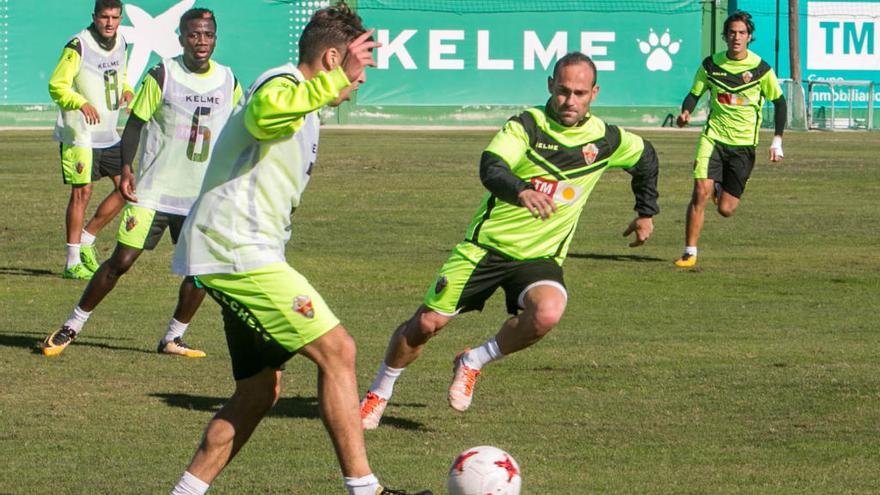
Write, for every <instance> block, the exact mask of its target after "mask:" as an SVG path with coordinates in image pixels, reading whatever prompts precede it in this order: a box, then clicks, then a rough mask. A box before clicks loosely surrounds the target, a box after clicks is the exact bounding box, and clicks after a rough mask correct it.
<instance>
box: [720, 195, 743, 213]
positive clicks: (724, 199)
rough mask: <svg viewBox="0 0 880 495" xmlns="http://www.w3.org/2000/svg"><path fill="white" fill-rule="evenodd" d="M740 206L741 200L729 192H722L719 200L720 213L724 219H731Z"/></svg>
mask: <svg viewBox="0 0 880 495" xmlns="http://www.w3.org/2000/svg"><path fill="white" fill-rule="evenodd" d="M737 206H739V198H737V197H736V196H734V195H732V194H730V193H729V192H727V191H724V190H722V191H721V198H720V199H719V200H718V213H719V214H720V215H721V216H722V217H731V216H733V213H734V212H735V211H736V207H737Z"/></svg>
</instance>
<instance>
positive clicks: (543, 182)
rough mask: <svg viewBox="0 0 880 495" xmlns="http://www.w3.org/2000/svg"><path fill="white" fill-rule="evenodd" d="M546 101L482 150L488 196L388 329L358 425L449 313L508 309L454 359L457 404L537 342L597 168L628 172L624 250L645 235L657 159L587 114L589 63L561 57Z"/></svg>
mask: <svg viewBox="0 0 880 495" xmlns="http://www.w3.org/2000/svg"><path fill="white" fill-rule="evenodd" d="M547 87H548V90H549V91H550V99H549V101H548V102H547V103H546V105H544V106H542V107H534V108H530V109H528V110H527V111H525V112H523V113H521V114H519V115H517V116H515V117H512V118H511V119H510V120H508V121H507V123H506V124H505V125H504V127H503V128H502V129H501V130H500V131H499V132H498V133H497V134H496V135H495V137H494V139H492V141H491V142H490V143H489V146H488V147H487V148H486V150H485V151H484V152H483V155H482V158H481V161H480V179H481V181H482V183H483V185H484V186H485V187H486V189H488V190H489V192H488V194H486V196H485V197H484V199H483V202H482V204H481V205H480V208H479V209H478V210H477V213H476V214H475V215H474V217H473V219H472V220H471V224H470V226H469V227H468V229H467V232H466V234H465V240H464V241H463V242H461V243H460V244H458V245H457V246H456V247H455V249H453V251H452V255H451V256H450V257H449V259H448V260H447V261H446V264H444V265H443V267H442V268H441V269H440V273H439V274H438V275H437V278H436V279H435V280H434V283H432V284H431V286H430V287H429V288H428V291H427V294H426V295H425V298H424V303H423V305H422V306H421V307H419V308H418V309H417V310H416V312H415V314H414V315H413V316H412V318H410V319H409V320H407V321H405V322H404V323H403V324H401V325H400V327H398V329H397V331H395V332H394V334H393V335H392V336H391V341H390V342H389V344H388V349H387V351H386V353H385V359H384V362H382V363H381V365H380V366H379V371H378V373H377V374H376V379H375V380H374V381H373V384H372V386H370V389H369V390H368V391H367V394H366V396H365V397H364V399H363V401H362V402H361V418H362V422H363V426H364V428H366V429H372V428H376V427H377V426H378V425H379V420H380V418H381V417H382V413H383V412H384V410H385V406H386V405H387V403H388V400H389V399H390V398H391V394H392V390H393V387H394V383H395V382H396V381H397V379H398V377H399V376H400V374H401V372H402V371H403V369H404V368H406V367H407V366H409V365H410V364H411V363H412V362H413V361H415V360H416V359H417V358H418V357H419V355H420V354H421V353H422V351H423V349H424V347H425V345H426V344H427V343H428V341H429V340H430V339H431V338H432V337H434V336H435V335H436V334H437V332H439V331H440V330H441V329H442V328H443V327H445V326H446V324H447V323H449V321H450V320H452V318H454V317H455V316H456V315H458V314H459V313H463V312H466V311H472V310H482V309H483V306H484V304H485V301H486V300H487V299H488V298H489V297H490V296H491V295H492V293H493V292H494V291H495V290H496V289H497V288H499V287H501V288H503V289H504V292H505V294H506V302H507V311H508V312H509V313H510V314H511V315H513V316H511V317H510V318H509V319H508V320H507V321H505V322H504V324H503V325H502V326H501V329H500V330H499V331H498V333H497V334H496V335H495V336H494V337H492V338H491V339H489V341H487V342H485V343H484V344H483V345H481V346H479V347H477V348H476V349H473V350H468V349H465V350H464V351H463V352H461V353H460V354H458V355H457V356H456V357H455V359H454V361H453V379H452V384H451V385H450V386H449V395H448V399H449V405H450V406H452V407H453V408H454V409H456V410H458V411H464V410H466V409H468V407H469V406H470V404H471V401H472V399H473V392H474V385H475V384H476V380H477V377H478V376H479V375H480V372H481V370H482V368H483V367H484V366H485V365H487V364H488V363H490V362H492V361H495V360H498V359H501V358H502V357H503V356H507V355H510V354H512V353H514V352H517V351H520V350H522V349H525V348H527V347H529V346H531V345H532V344H534V343H536V342H538V341H539V340H541V338H543V337H544V335H546V334H547V333H548V332H549V331H550V330H552V329H553V327H555V326H556V324H557V323H558V322H559V320H560V318H561V317H562V314H563V312H564V311H565V306H566V303H567V300H568V292H567V290H566V288H565V283H564V281H563V277H562V263H563V261H564V260H565V257H566V254H567V253H568V248H569V245H570V244H571V240H572V238H573V237H574V231H575V228H576V227H577V222H578V218H579V217H580V214H581V212H582V211H583V209H584V206H585V205H586V202H587V198H588V197H589V195H590V192H592V190H593V188H594V187H595V186H596V183H597V182H598V180H599V178H600V177H601V176H602V174H603V172H605V171H606V170H608V169H609V168H623V169H625V170H626V171H627V172H629V173H630V174H631V175H632V190H633V192H634V193H635V198H636V201H635V210H636V212H637V213H638V216H637V217H636V218H635V219H634V220H633V221H632V222H631V223H630V224H629V226H628V227H627V228H626V230H625V232H624V235H625V236H626V235H629V234H632V233H635V234H636V239H635V240H634V241H633V242H631V243H630V246H631V247H635V246H640V245H642V244H643V243H644V242H645V241H646V240H647V239H648V237H649V236H650V235H651V233H652V231H653V220H652V217H653V215H655V214H656V213H658V212H659V208H658V206H657V187H656V185H657V173H658V166H659V165H658V161H657V156H656V154H655V153H654V148H653V146H652V145H651V143H649V142H648V141H644V140H643V139H642V138H640V137H639V136H637V135H635V134H631V133H629V132H627V131H625V130H623V129H621V128H619V127H616V126H613V125H609V124H605V123H604V122H603V121H602V120H600V119H599V118H598V117H596V116H594V115H591V114H590V104H591V103H592V101H593V99H595V97H596V95H597V94H598V92H599V87H598V86H597V85H596V66H595V65H594V64H593V61H592V60H591V59H590V58H589V57H587V56H586V55H584V54H582V53H579V52H573V53H569V54H567V55H565V56H564V57H562V58H560V59H559V61H558V62H557V63H556V65H555V67H554V68H553V76H552V77H550V78H549V79H548V84H547Z"/></svg>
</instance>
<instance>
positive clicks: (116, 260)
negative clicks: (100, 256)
mask: <svg viewBox="0 0 880 495" xmlns="http://www.w3.org/2000/svg"><path fill="white" fill-rule="evenodd" d="M106 264H107V268H108V275H109V276H110V277H111V278H119V277H121V276H123V275H125V273H126V272H128V270H129V269H130V268H131V265H133V264H134V260H133V259H131V258H128V257H125V256H119V257H117V256H112V257H111V258H110V259H109V260H107V261H106Z"/></svg>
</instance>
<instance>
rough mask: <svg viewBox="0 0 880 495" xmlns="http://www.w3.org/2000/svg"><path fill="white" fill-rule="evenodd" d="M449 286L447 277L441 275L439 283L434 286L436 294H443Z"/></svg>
mask: <svg viewBox="0 0 880 495" xmlns="http://www.w3.org/2000/svg"><path fill="white" fill-rule="evenodd" d="M447 285H449V281H448V280H447V279H446V275H441V276H440V278H438V279H437V283H436V284H434V294H439V293H441V292H443V289H445V288H446V286H447Z"/></svg>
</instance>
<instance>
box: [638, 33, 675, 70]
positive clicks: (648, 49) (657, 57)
mask: <svg viewBox="0 0 880 495" xmlns="http://www.w3.org/2000/svg"><path fill="white" fill-rule="evenodd" d="M648 31H649V33H648V41H642V40H640V39H638V38H636V43H638V44H639V51H641V52H642V53H643V54H645V55H648V58H647V59H646V60H645V67H647V68H648V70H649V71H651V72H656V71H658V70H659V71H663V72H668V71H669V70H671V69H672V57H671V56H670V55H675V54H676V53H678V50H679V49H680V48H681V40H678V41H672V37H671V36H669V29H668V28H667V29H666V32H664V33H663V34H662V35H661V36H657V33H655V32H654V30H653V29H650V28H649V30H648Z"/></svg>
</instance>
